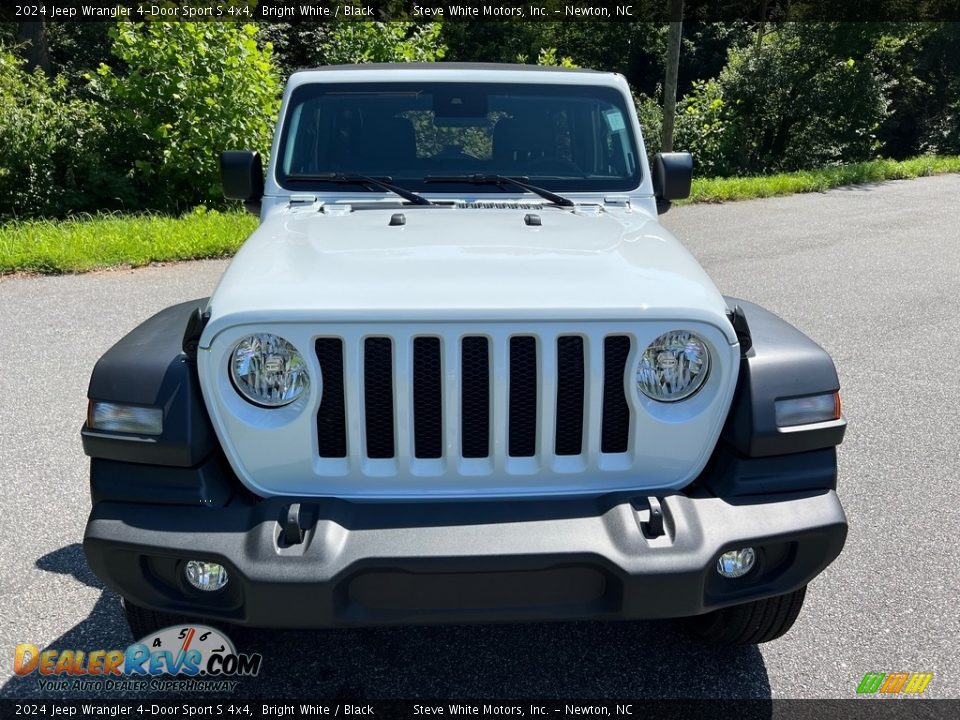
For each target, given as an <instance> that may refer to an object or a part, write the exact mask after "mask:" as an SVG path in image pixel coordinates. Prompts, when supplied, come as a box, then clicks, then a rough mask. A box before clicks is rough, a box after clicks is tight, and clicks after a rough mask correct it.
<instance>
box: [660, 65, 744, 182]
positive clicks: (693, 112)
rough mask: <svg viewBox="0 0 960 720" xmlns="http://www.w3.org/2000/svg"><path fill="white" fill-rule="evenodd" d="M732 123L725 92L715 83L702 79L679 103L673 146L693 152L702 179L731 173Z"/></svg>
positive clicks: (698, 173)
mask: <svg viewBox="0 0 960 720" xmlns="http://www.w3.org/2000/svg"><path fill="white" fill-rule="evenodd" d="M728 127H729V120H728V119H727V117H726V116H725V113H724V100H723V89H722V88H721V87H720V85H719V84H718V83H717V82H716V81H714V80H707V81H704V80H698V81H697V82H695V83H694V84H693V89H692V90H691V91H690V92H689V93H687V94H686V95H685V96H684V97H683V99H682V100H681V101H680V102H679V103H677V114H676V125H675V127H674V140H673V146H674V148H676V149H677V150H688V151H689V152H692V153H693V156H694V159H695V162H696V172H697V175H699V176H706V177H716V176H718V175H725V174H729V172H730V170H731V169H732V165H731V163H730V157H729V154H730V148H729V142H728V139H727V130H728Z"/></svg>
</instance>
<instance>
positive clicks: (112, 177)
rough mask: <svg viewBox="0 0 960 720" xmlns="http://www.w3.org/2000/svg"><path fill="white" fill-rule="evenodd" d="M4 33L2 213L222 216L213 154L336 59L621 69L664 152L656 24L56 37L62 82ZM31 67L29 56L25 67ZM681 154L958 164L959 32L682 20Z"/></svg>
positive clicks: (275, 28) (240, 141) (733, 160)
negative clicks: (302, 72)
mask: <svg viewBox="0 0 960 720" xmlns="http://www.w3.org/2000/svg"><path fill="white" fill-rule="evenodd" d="M16 31H17V27H16V26H14V25H10V24H0V217H14V216H15V217H42V216H64V215H68V214H71V213H77V212H82V211H90V212H92V211H96V210H101V209H106V210H111V209H123V210H141V209H157V210H163V211H182V210H186V209H189V208H190V207H192V206H194V205H198V204H205V205H208V206H217V205H223V201H222V200H221V198H220V193H219V184H218V179H217V156H218V154H219V152H220V150H222V149H226V148H253V149H259V150H261V151H262V152H266V151H267V149H268V143H269V137H270V133H271V129H272V124H273V122H274V120H275V114H276V109H277V106H278V95H279V91H280V87H281V83H282V81H283V79H284V78H285V77H286V76H287V75H289V74H290V73H291V72H293V71H294V70H296V69H299V68H301V67H305V66H318V65H326V64H334V63H353V62H406V61H437V60H445V61H493V62H523V63H540V64H558V65H567V66H582V67H592V68H596V69H605V70H612V71H616V72H620V73H623V74H624V75H625V76H626V77H627V79H628V81H629V82H630V84H631V86H632V87H633V89H634V93H635V99H636V102H637V110H638V114H639V116H640V120H641V123H642V125H643V126H644V130H645V137H646V142H647V151H648V153H651V154H652V153H654V152H656V151H657V150H658V149H659V141H660V126H661V122H662V112H661V103H662V82H663V77H664V67H663V58H664V55H665V43H666V27H665V26H664V25H659V24H655V23H644V22H633V23H594V22H589V23H509V22H507V23H496V22H478V23H473V22H446V23H420V24H418V23H409V22H406V23H400V22H393V23H382V22H349V23H325V22H319V21H318V22H300V23H296V24H292V23H291V24H282V23H275V24H263V25H258V26H254V25H246V26H244V25H239V24H232V23H222V24H221V23H197V24H191V23H173V24H163V23H150V24H146V25H142V24H135V23H116V24H114V23H61V24H50V25H49V26H48V27H47V28H46V40H47V43H48V44H49V48H48V50H49V52H48V56H49V62H50V67H49V73H47V74H44V73H43V72H40V71H39V70H38V71H28V70H27V68H26V67H25V66H24V65H23V63H22V59H23V58H26V57H27V56H28V55H27V53H25V52H24V49H23V47H18V46H17V45H16V37H17V32H16ZM18 58H20V59H18ZM679 79H680V85H679V97H678V102H677V119H676V128H675V143H674V144H675V147H676V148H678V149H689V150H691V151H693V152H694V153H695V154H696V156H697V172H698V175H700V176H701V177H703V176H731V175H748V174H755V173H770V172H782V171H793V170H806V169H810V168H817V167H823V166H833V165H839V164H846V163H856V162H861V161H865V160H870V159H874V158H878V157H889V158H904V157H908V156H914V155H917V154H920V153H937V154H944V155H945V154H958V153H960V23H920V22H910V23H908V22H901V23H814V22H806V23H767V24H766V25H764V26H763V27H762V28H761V27H757V26H754V25H749V24H747V23H703V22H697V21H696V20H695V19H693V20H690V21H688V22H686V23H685V24H684V33H683V47H682V51H681V60H680V72H679Z"/></svg>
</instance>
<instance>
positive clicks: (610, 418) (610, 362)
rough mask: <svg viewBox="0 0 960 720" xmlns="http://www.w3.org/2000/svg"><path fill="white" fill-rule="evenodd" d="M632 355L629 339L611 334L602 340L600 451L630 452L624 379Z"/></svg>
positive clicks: (628, 409) (628, 412)
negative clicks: (628, 357) (628, 447)
mask: <svg viewBox="0 0 960 720" xmlns="http://www.w3.org/2000/svg"><path fill="white" fill-rule="evenodd" d="M629 354H630V338H629V337H627V336H626V335H609V336H607V337H606V338H604V341H603V420H602V423H601V435H600V452H604V453H622V452H626V451H627V446H628V441H629V437H630V407H629V405H628V404H627V396H626V393H625V392H624V387H623V378H624V374H625V373H626V370H627V356H628V355H629Z"/></svg>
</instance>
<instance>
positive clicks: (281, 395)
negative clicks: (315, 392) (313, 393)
mask: <svg viewBox="0 0 960 720" xmlns="http://www.w3.org/2000/svg"><path fill="white" fill-rule="evenodd" d="M230 378H231V379H232V380H233V384H234V386H235V387H236V388H237V391H238V392H239V393H240V394H241V395H243V397H244V398H246V399H247V400H249V401H250V402H252V403H254V404H256V405H263V406H265V407H281V406H283V405H289V404H290V403H292V402H293V401H294V400H296V399H297V398H298V397H300V396H301V395H303V393H305V392H306V391H307V388H309V387H310V376H309V375H308V374H307V364H306V363H305V362H304V360H303V356H302V355H301V354H300V353H299V352H297V349H296V348H295V347H294V346H293V345H291V344H290V343H289V342H287V341H286V340H284V339H283V338H282V337H278V336H277V335H271V334H269V333H258V334H256V335H249V336H248V337H245V338H244V339H243V340H241V341H240V342H239V343H237V347H236V348H235V349H234V351H233V357H232V358H231V360H230Z"/></svg>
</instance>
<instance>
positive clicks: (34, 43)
mask: <svg viewBox="0 0 960 720" xmlns="http://www.w3.org/2000/svg"><path fill="white" fill-rule="evenodd" d="M17 44H18V45H23V46H24V47H23V55H24V58H25V59H26V61H27V70H30V71H31V72H33V71H34V70H36V69H37V68H40V69H41V70H43V71H44V72H45V73H47V74H48V75H49V74H50V53H49V51H48V49H47V26H46V23H45V22H44V21H43V20H31V21H29V22H21V23H20V25H19V27H18V28H17Z"/></svg>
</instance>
